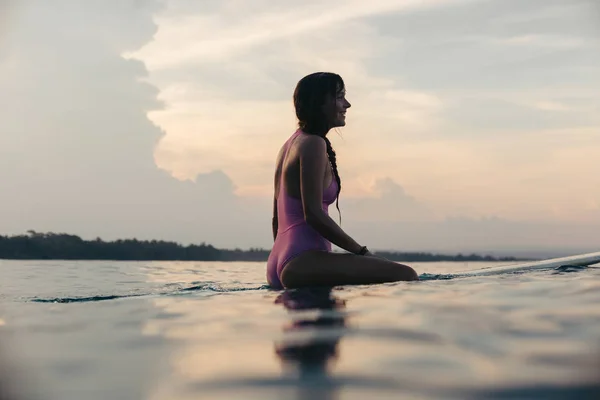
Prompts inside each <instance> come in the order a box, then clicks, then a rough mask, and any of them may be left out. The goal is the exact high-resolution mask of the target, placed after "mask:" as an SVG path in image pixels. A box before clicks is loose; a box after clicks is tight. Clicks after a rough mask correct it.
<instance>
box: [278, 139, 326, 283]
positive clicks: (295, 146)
mask: <svg viewBox="0 0 600 400" xmlns="http://www.w3.org/2000/svg"><path fill="white" fill-rule="evenodd" d="M303 136H304V135H303V132H302V131H301V130H297V131H296V132H294V134H293V135H292V136H291V137H290V138H289V139H288V140H287V141H286V142H285V143H284V145H283V147H282V149H281V151H280V152H279V155H278V159H277V168H276V172H275V203H276V207H277V227H276V228H274V229H275V230H276V234H275V243H274V245H273V249H272V250H271V254H270V255H269V259H268V261H267V280H268V281H269V284H270V285H271V286H273V287H281V282H280V279H279V274H280V273H281V270H282V269H283V267H284V266H285V264H286V263H287V261H289V260H290V259H291V258H293V257H294V256H296V255H298V254H300V253H301V252H304V251H307V250H323V251H331V243H329V241H327V240H326V239H325V238H323V237H322V236H321V235H320V234H319V233H318V232H317V231H315V230H314V229H313V228H312V227H311V226H309V225H308V224H307V222H306V218H305V211H304V206H303V201H302V195H301V190H302V188H301V185H300V174H301V173H302V172H301V171H302V166H301V161H300V160H301V157H300V155H301V154H302V152H303V151H307V150H310V149H307V148H306V147H308V146H303V144H305V143H303V141H305V140H306V139H308V140H314V139H318V140H322V139H320V138H318V137H308V138H306V137H303ZM325 161H326V160H325ZM325 181H327V176H326V178H325ZM337 189H338V187H337V184H336V181H335V180H334V179H333V175H332V173H331V172H330V173H329V184H328V185H327V186H326V187H325V189H324V190H323V191H322V199H321V203H322V209H323V211H324V212H325V213H328V210H329V205H330V204H332V203H333V202H334V201H335V199H336V197H337V192H338V190H337Z"/></svg>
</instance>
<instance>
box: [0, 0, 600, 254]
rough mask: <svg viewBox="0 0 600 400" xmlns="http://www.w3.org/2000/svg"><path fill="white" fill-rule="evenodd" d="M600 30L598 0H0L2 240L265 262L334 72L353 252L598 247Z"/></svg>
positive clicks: (345, 213) (337, 140) (343, 205)
mask: <svg viewBox="0 0 600 400" xmlns="http://www.w3.org/2000/svg"><path fill="white" fill-rule="evenodd" d="M599 22H600V6H599V5H598V3H597V2H596V1H594V0H560V1H558V0H530V1H527V2H523V1H519V0H421V1H413V0H371V1H369V2H364V1H361V0H344V1H342V0H329V1H317V0H308V1H304V2H298V1H288V0H253V1H252V2H249V1H242V0H204V1H202V2H198V1H192V0H106V1H105V0H102V1H101V0H90V1H86V2H85V5H84V3H83V2H80V1H78V0H56V1H53V2H47V1H44V0H23V1H21V0H18V1H17V0H0V88H1V90H0V193H2V197H1V200H0V202H1V203H0V205H1V207H0V221H1V223H0V234H19V233H24V232H25V231H27V230H29V229H33V230H36V231H40V232H46V231H54V232H67V233H72V234H77V235H80V236H82V237H84V238H95V237H101V238H103V239H105V240H112V239H116V238H126V237H137V238H139V239H164V240H173V241H178V242H180V243H184V244H187V243H202V242H206V243H211V244H213V245H215V246H218V247H227V248H234V247H239V248H249V247H263V248H269V247H270V246H271V245H272V236H271V204H272V196H273V187H272V181H273V170H274V165H275V157H276V155H277V152H278V150H279V148H280V146H281V145H282V144H283V142H284V141H285V140H286V139H287V138H288V137H289V136H290V135H291V134H292V133H293V132H294V130H295V129H296V120H295V117H294V110H293V105H292V101H291V98H292V93H293V90H294V86H295V84H296V83H297V81H298V80H299V79H300V78H302V76H304V75H306V74H309V73H311V72H315V71H332V72H336V73H339V74H340V75H341V76H342V77H343V79H344V81H345V83H346V88H347V94H348V95H347V97H348V100H349V101H350V102H351V104H352V107H351V108H350V110H349V111H348V115H347V119H346V122H347V126H346V127H343V128H340V129H338V130H337V132H334V131H332V132H331V133H330V138H331V140H332V143H333V146H334V148H335V150H336V152H337V155H338V166H339V172H340V175H341V179H342V186H343V190H342V193H341V197H340V203H339V204H340V209H341V212H342V228H344V229H345V230H346V231H347V232H348V233H349V234H350V235H351V236H353V237H355V239H356V240H357V241H359V242H360V243H364V244H365V245H367V246H369V247H370V248H372V249H393V250H399V251H413V250H425V251H451V252H456V251H479V252H482V251H485V252H502V251H507V252H513V253H514V252H519V251H522V250H523V251H524V250H529V251H532V250H536V251H537V250H551V249H554V250H561V251H563V250H564V251H566V252H571V253H574V252H579V251H588V250H596V251H598V250H600V229H598V227H599V225H600V172H599V169H598V155H599V154H600V91H599V90H598V88H600V73H599V72H600V67H599V66H600V51H598V50H599V49H598V47H599V45H600V23H599ZM331 215H332V217H333V218H334V219H335V220H336V221H338V219H339V216H338V214H337V210H336V209H335V207H332V208H331Z"/></svg>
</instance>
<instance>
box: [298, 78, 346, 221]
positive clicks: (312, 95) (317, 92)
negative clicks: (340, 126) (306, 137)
mask: <svg viewBox="0 0 600 400" xmlns="http://www.w3.org/2000/svg"><path fill="white" fill-rule="evenodd" d="M344 87H345V86H344V80H343V79H342V77H341V76H339V75H337V74H334V73H331V72H315V73H313V74H310V75H307V76H305V77H304V78H302V79H300V81H299V82H298V84H297V85H296V89H295V90H294V108H295V109H296V117H297V118H298V127H299V128H300V129H301V130H302V131H303V132H305V133H308V134H311V135H317V136H320V137H322V138H323V140H325V144H326V145H327V157H328V158H329V163H330V164H331V168H332V169H333V175H334V177H335V180H336V181H337V184H338V191H337V195H336V203H335V205H336V208H337V210H338V213H339V215H340V223H341V222H342V214H341V212H340V206H339V200H340V191H341V190H342V181H341V179H340V174H339V173H338V168H337V160H336V156H335V151H333V147H331V142H330V141H329V139H328V138H327V136H326V135H327V132H328V131H329V129H330V128H331V127H330V126H329V121H328V120H327V117H326V116H325V114H324V113H323V110H322V106H323V104H324V103H325V101H326V98H327V96H332V97H333V98H336V95H337V94H338V93H339V92H342V91H343V90H344Z"/></svg>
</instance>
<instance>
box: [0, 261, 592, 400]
mask: <svg viewBox="0 0 600 400" xmlns="http://www.w3.org/2000/svg"><path fill="white" fill-rule="evenodd" d="M410 264H411V265H412V266H413V267H414V268H415V269H416V270H417V271H418V272H419V273H420V274H425V273H427V274H429V275H426V276H428V277H435V276H436V275H437V274H442V275H444V274H452V272H454V271H457V270H465V269H479V268H483V267H489V266H494V265H501V264H503V263H448V262H441V263H410ZM264 275H265V271H264V264H263V263H212V262H211V263H203V262H116V261H103V262H99V261H6V260H5V261H2V260H0V301H1V304H0V340H1V341H0V388H1V390H2V392H3V393H4V394H5V395H6V393H8V392H9V390H11V391H12V392H13V393H16V395H15V396H13V397H2V396H1V394H0V398H2V399H5V398H7V399H8V398H10V399H25V398H26V399H63V400H64V399H86V400H95V399H147V400H166V399H169V400H171V399H183V400H187V399H244V400H250V399H311V400H317V399H326V400H329V399H336V400H342V399H367V398H369V399H396V398H410V399H529V398H531V399H534V398H536V399H537V398H540V399H587V398H589V399H593V398H594V399H598V398H600V396H599V394H600V390H599V387H598V386H597V385H598V379H599V378H600V268H594V267H593V266H592V267H586V268H570V269H562V270H549V271H548V270H547V271H532V272H522V273H510V274H500V275H496V276H481V277H464V278H454V279H429V280H423V281H419V282H399V283H394V284H382V285H371V286H356V287H339V288H333V289H318V290H317V289H313V290H290V291H273V290H270V289H268V288H267V287H266V286H265V278H264ZM446 278H447V276H446Z"/></svg>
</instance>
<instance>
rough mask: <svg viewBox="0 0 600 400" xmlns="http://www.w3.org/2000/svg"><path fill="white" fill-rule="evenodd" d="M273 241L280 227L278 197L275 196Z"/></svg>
mask: <svg viewBox="0 0 600 400" xmlns="http://www.w3.org/2000/svg"><path fill="white" fill-rule="evenodd" d="M272 225H273V241H275V239H277V229H278V228H279V221H278V219H277V199H276V198H273V221H272Z"/></svg>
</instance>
